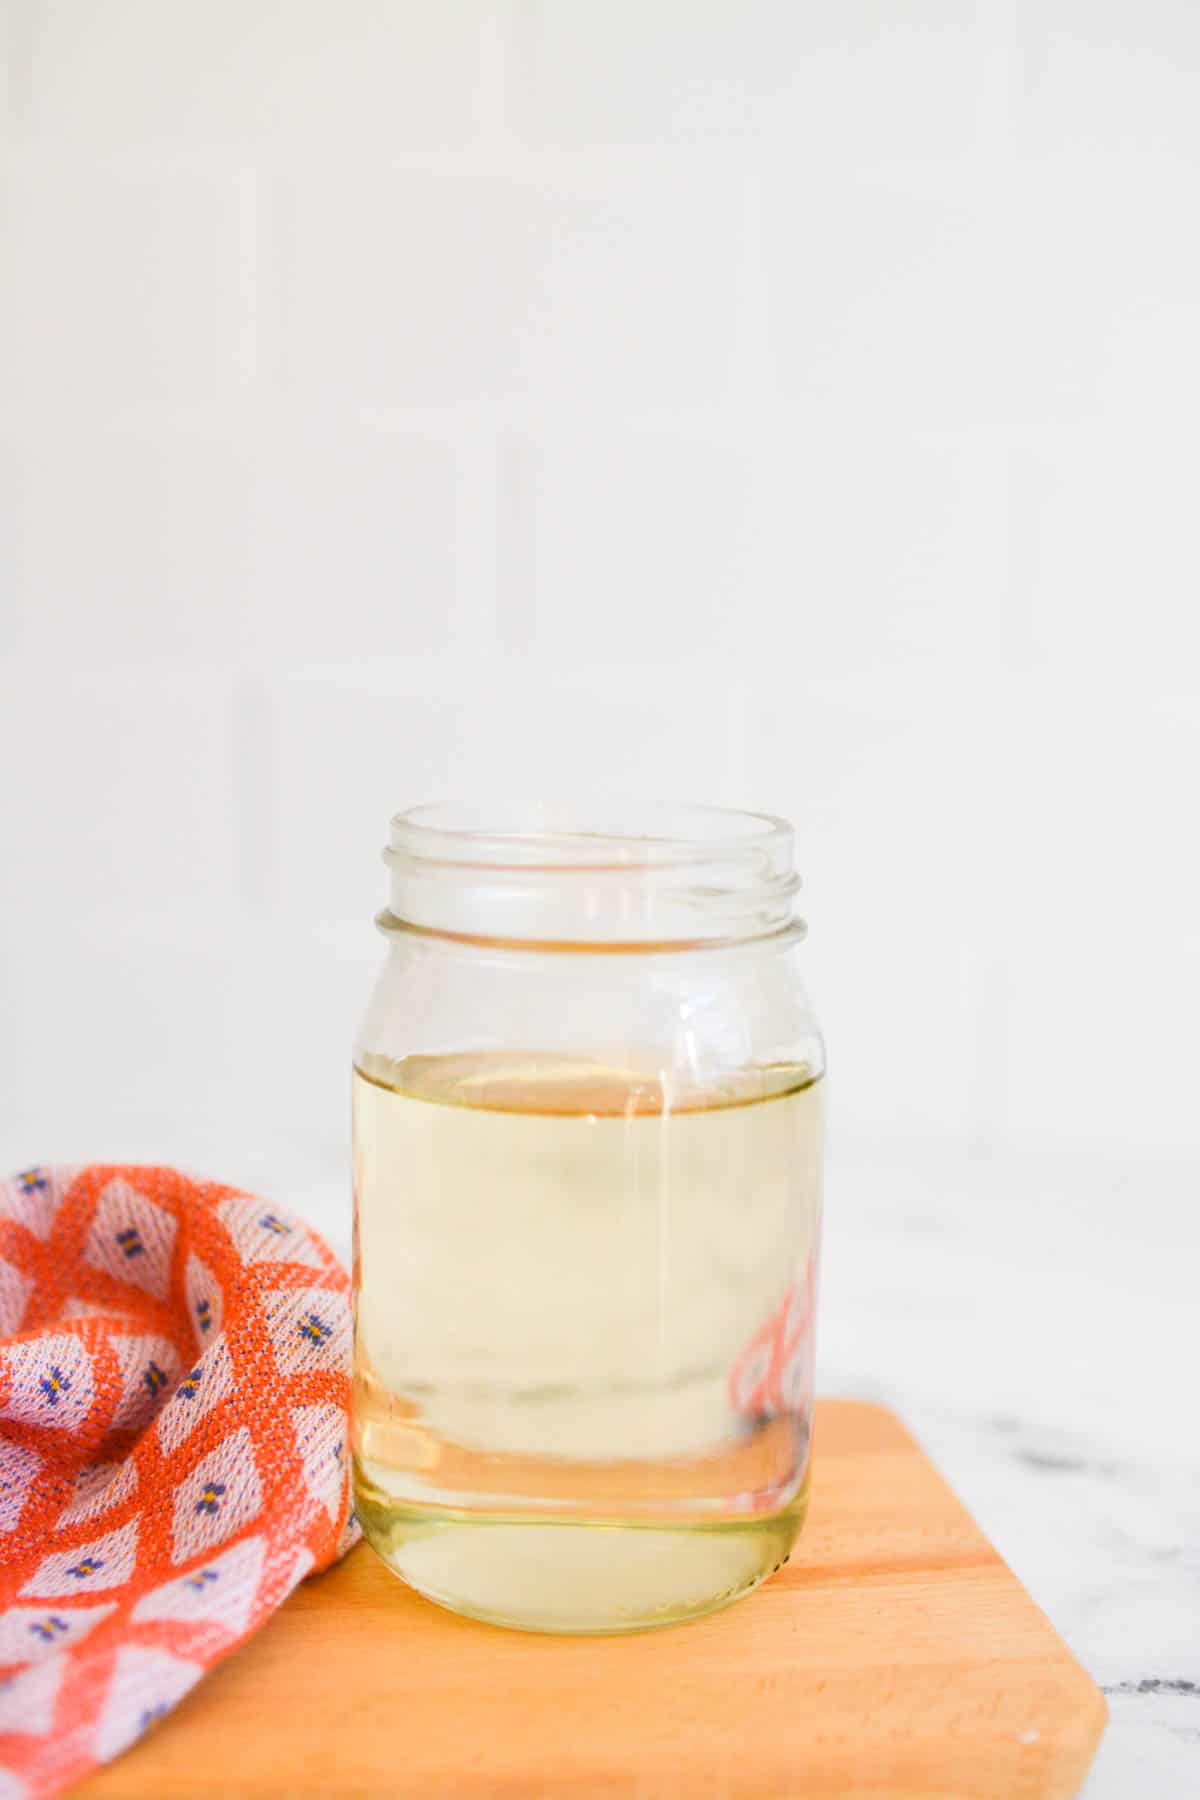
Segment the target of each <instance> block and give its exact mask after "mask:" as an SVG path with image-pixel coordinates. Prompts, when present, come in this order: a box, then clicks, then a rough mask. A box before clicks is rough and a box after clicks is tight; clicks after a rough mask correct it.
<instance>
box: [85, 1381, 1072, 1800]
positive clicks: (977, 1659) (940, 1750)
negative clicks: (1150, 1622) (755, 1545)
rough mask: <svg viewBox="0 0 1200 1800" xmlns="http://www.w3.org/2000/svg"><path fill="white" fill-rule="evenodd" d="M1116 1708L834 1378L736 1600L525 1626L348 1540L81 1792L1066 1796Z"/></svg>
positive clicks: (945, 1501)
mask: <svg viewBox="0 0 1200 1800" xmlns="http://www.w3.org/2000/svg"><path fill="white" fill-rule="evenodd" d="M1104 1720H1105V1704H1104V1700H1103V1698H1102V1697H1101V1695H1100V1692H1099V1690H1098V1689H1097V1688H1096V1687H1094V1686H1093V1684H1092V1682H1091V1681H1090V1680H1089V1679H1088V1677H1087V1675H1086V1674H1085V1673H1084V1671H1083V1670H1082V1669H1081V1668H1080V1666H1079V1664H1078V1663H1077V1662H1076V1661H1075V1659H1074V1657H1073V1656H1072V1655H1071V1653H1070V1651H1069V1650H1068V1649H1067V1647H1066V1645H1065V1644H1064V1643H1063V1642H1062V1640H1061V1638H1059V1637H1058V1636H1057V1634H1056V1633H1055V1631H1054V1629H1053V1627H1052V1626H1051V1625H1050V1623H1049V1621H1048V1620H1047V1619H1046V1618H1045V1616H1044V1615H1043V1614H1042V1613H1040V1612H1039V1611H1038V1609H1037V1607H1036V1606H1035V1605H1034V1604H1033V1602H1032V1601H1031V1600H1030V1598H1029V1596H1028V1595H1027V1594H1026V1593H1025V1591H1024V1589H1023V1588H1022V1587H1021V1586H1020V1585H1019V1583H1018V1582H1017V1580H1016V1578H1015V1576H1014V1575H1013V1574H1012V1572H1011V1570H1009V1569H1008V1568H1007V1567H1006V1566H1005V1564H1004V1563H1003V1562H1002V1561H1001V1560H1000V1558H999V1556H997V1554H996V1552H995V1551H994V1550H993V1549H992V1547H991V1545H990V1544H989V1543H987V1541H986V1540H985V1539H984V1538H983V1537H982V1536H981V1534H980V1532H979V1529H978V1527H977V1526H976V1525H975V1523H974V1521H973V1520H972V1519H971V1518H970V1517H969V1516H968V1514H967V1513H966V1512H965V1511H964V1509H963V1507H962V1506H961V1505H960V1504H959V1502H958V1501H957V1500H956V1499H955V1497H954V1495H953V1494H952V1493H951V1492H950V1490H949V1488H948V1487H947V1486H946V1484H945V1483H944V1482H943V1481H942V1479H941V1477H940V1476H939V1475H938V1474H937V1472H936V1470H935V1469H934V1468H933V1466H932V1465H931V1464H930V1463H929V1461H928V1460H927V1459H926V1457H925V1456H924V1455H923V1454H922V1452H921V1451H920V1449H919V1448H918V1446H917V1445H916V1444H915V1443H914V1442H913V1440H912V1438H911V1437H910V1436H909V1435H908V1433H907V1432H906V1431H905V1430H904V1428H903V1426H902V1425H901V1424H900V1423H899V1421H898V1420H897V1419H895V1418H894V1417H893V1416H892V1415H891V1414H890V1413H887V1412H884V1411H883V1410H882V1409H880V1408H879V1407H874V1406H866V1405H860V1404H857V1403H855V1402H849V1401H837V1400H833V1401H825V1402H823V1403H822V1404H821V1405H820V1407H819V1408H818V1419H817V1429H816V1463H815V1465H814V1486H813V1505H812V1512H811V1515H810V1518H809V1522H808V1525H807V1527H806V1529H805V1531H804V1534H803V1536H802V1537H801V1540H800V1543H799V1545H798V1546H797V1549H796V1552H795V1554H794V1556H793V1559H792V1561H791V1563H790V1564H789V1565H788V1567H787V1568H786V1569H784V1570H782V1571H781V1572H780V1573H779V1574H778V1575H776V1576H774V1577H773V1579H772V1580H770V1581H769V1582H768V1583H767V1584H766V1586H765V1587H763V1588H761V1589H760V1590H759V1591H758V1593H756V1594H752V1595H751V1596H750V1597H749V1599H746V1600H742V1601H740V1602H739V1603H738V1604H737V1605H735V1606H733V1607H731V1608H730V1609H729V1611H727V1612H723V1613H719V1614H716V1615H714V1616H713V1617H712V1618H710V1619H702V1620H700V1621H698V1622H697V1623H695V1624H691V1625H682V1626H676V1627H675V1628H673V1629H670V1630H666V1631H658V1632H650V1633H648V1634H646V1635H643V1636H637V1637H628V1638H552V1637H534V1636H526V1635H523V1634H521V1633H517V1632H508V1631H500V1630H497V1629H495V1628H493V1627H491V1626H487V1625H477V1624H474V1623H473V1622H471V1621H470V1620H467V1619H459V1618H456V1617H454V1616H453V1615H452V1614H450V1613H446V1612H442V1611H441V1610H440V1609H439V1608H437V1607H435V1606H431V1605H430V1604H429V1603H428V1602H427V1601H425V1600H422V1599H420V1598H419V1597H418V1596H417V1595H416V1594H413V1593H411V1592H410V1591H409V1590H408V1589H407V1588H405V1587H404V1586H403V1585H402V1584H401V1583H400V1582H399V1581H397V1580H396V1578H395V1577H394V1576H393V1575H391V1574H389V1573H388V1571H387V1570H386V1569H385V1568H384V1566H383V1564H382V1563H380V1562H379V1561H378V1560H377V1559H376V1558H375V1556H374V1555H373V1554H372V1552H371V1551H370V1550H368V1549H367V1548H366V1546H365V1545H362V1546H360V1547H359V1548H358V1549H357V1550H355V1551H353V1552H352V1553H351V1554H350V1556H348V1557H347V1558H346V1560H345V1561H344V1562H343V1563H342V1564H341V1565H340V1567H338V1568H337V1569H335V1570H333V1571H332V1572H331V1573H329V1574H328V1575H323V1576H320V1577H319V1578H317V1579H316V1580H312V1581H307V1582H305V1583H304V1584H303V1585H302V1586H301V1587H300V1589H299V1590H298V1591H297V1592H296V1593H295V1594H294V1595H293V1596H292V1598H291V1599H290V1600H289V1601H288V1602H287V1604H286V1605H285V1606H284V1607H283V1608H282V1609H281V1610H280V1612H279V1614H278V1615H277V1616H276V1617H275V1618H274V1619H273V1620H272V1621H271V1622H270V1624H268V1625H267V1626H265V1627H264V1628H263V1630H262V1631H261V1632H260V1633H259V1634H258V1636H257V1637H256V1638H254V1639H253V1640H252V1642H250V1643H249V1644H247V1645H246V1646H245V1647H244V1648H243V1649H241V1650H239V1651H237V1652H236V1653H235V1654H234V1655H233V1656H231V1657H230V1658H229V1659H228V1660H227V1661H226V1662H225V1663H223V1664H222V1666H221V1667H220V1668H219V1669H217V1670H216V1671H215V1672H214V1673H213V1674H212V1675H211V1676H209V1677H208V1679H207V1680H205V1681H203V1682H201V1684H200V1686H199V1687H198V1688H197V1689H196V1690H195V1691H194V1692H193V1693H192V1694H191V1695H189V1697H188V1698H187V1699H186V1700H185V1701H184V1702H183V1703H182V1705H181V1706H180V1707H179V1709H178V1710H177V1711H176V1712H175V1713H173V1714H172V1715H171V1717H170V1718H169V1719H167V1720H165V1721H164V1722H163V1724H162V1725H161V1726H159V1727H158V1728H157V1729H156V1730H155V1731H154V1732H153V1733H152V1734H151V1735H150V1736H149V1737H148V1738H147V1739H146V1740H145V1741H144V1742H143V1743H142V1744H140V1745H139V1746H138V1747H137V1748H136V1749H134V1750H132V1751H130V1752H129V1753H128V1755H126V1756H124V1757H122V1758H121V1759H120V1760H119V1761H118V1762H116V1763H114V1764H112V1765H110V1767H109V1768H107V1769H105V1770H103V1771H102V1772H101V1773H100V1774H99V1775H98V1776H96V1777H94V1778H93V1779H92V1780H91V1781H90V1782H88V1783H87V1784H85V1787H84V1788H83V1790H82V1792H84V1793H85V1794H87V1795H88V1796H90V1797H92V1800H101V1796H105V1795H108V1796H114V1795H121V1796H127V1797H128V1800H168V1797H169V1796H173V1795H188V1796H196V1797H197V1800H199V1796H205V1800H213V1796H214V1795H218V1796H222V1797H228V1796H241V1795H246V1796H260V1795H261V1796H266V1795H270V1796H273V1797H278V1796H281V1795H289V1796H290V1795H320V1796H322V1800H336V1797H338V1796H343V1795H347V1796H348V1795H363V1796H367V1795H370V1796H392V1795H396V1796H404V1797H405V1800H409V1797H410V1796H434V1795H436V1796H439V1797H441V1796H447V1795H450V1796H453V1795H459V1794H462V1795H471V1796H480V1795H491V1794H498V1795H508V1796H522V1797H524V1796H526V1795H543V1796H560V1795H570V1796H574V1797H575V1800H583V1797H585V1796H586V1797H590V1796H592V1795H608V1794H620V1795H637V1796H642V1797H648V1796H660V1795H661V1796H671V1797H674V1796H691V1795H703V1796H706V1797H707V1796H715V1797H717V1800H721V1797H723V1796H726V1795H729V1796H735V1795H737V1796H741V1795H756V1796H771V1797H772V1800H776V1797H781V1796H792V1795H796V1796H803V1797H805V1800H808V1797H815V1796H818V1795H819V1796H822V1797H823V1800H860V1797H864V1796H868V1795H869V1796H873V1797H876V1800H882V1797H884V1796H886V1800H917V1797H918V1796H920V1797H921V1800H933V1797H934V1796H937V1797H938V1800H974V1797H975V1796H989V1797H992V1800H1025V1797H1032V1796H1035V1795H1036V1796H1047V1797H1049V1796H1060V1795H1071V1794H1075V1793H1077V1792H1078V1790H1079V1787H1080V1784H1081V1783H1082V1781H1083V1778H1084V1776H1085V1774H1086V1772H1087V1769H1088V1765H1089V1764H1090V1762H1091V1760H1092V1756H1093V1754H1094V1752H1095V1749H1096V1745H1097V1743H1098V1742H1099V1739H1100V1734H1101V1732H1102V1731H1103V1729H1104Z"/></svg>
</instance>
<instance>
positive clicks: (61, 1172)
mask: <svg viewBox="0 0 1200 1800" xmlns="http://www.w3.org/2000/svg"><path fill="white" fill-rule="evenodd" d="M77 1173H78V1171H77V1169H75V1168H54V1169H23V1170H22V1171H21V1173H20V1174H19V1175H16V1176H14V1177H13V1179H12V1180H11V1181H0V1218H3V1219H15V1220H16V1221H17V1223H18V1224H20V1225H24V1227H25V1229H26V1231H32V1233H33V1235H34V1237H38V1238H41V1240H42V1242H43V1243H44V1242H45V1241H46V1239H47V1238H48V1237H49V1236H50V1227H51V1226H52V1225H53V1224H54V1215H55V1214H56V1213H57V1211H58V1209H59V1206H60V1204H61V1202H62V1197H63V1195H64V1194H65V1193H66V1191H67V1189H68V1188H69V1187H70V1185H71V1183H72V1182H73V1181H74V1179H75V1176H76V1174H77Z"/></svg>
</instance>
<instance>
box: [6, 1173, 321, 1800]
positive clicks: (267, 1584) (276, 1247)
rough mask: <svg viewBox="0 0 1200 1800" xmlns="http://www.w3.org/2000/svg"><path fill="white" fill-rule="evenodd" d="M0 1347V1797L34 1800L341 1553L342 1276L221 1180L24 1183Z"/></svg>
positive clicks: (307, 1236) (168, 1700)
mask: <svg viewBox="0 0 1200 1800" xmlns="http://www.w3.org/2000/svg"><path fill="white" fill-rule="evenodd" d="M0 1338H2V1339H3V1342H2V1343H0V1800H9V1796H12V1797H13V1800H16V1797H18V1796H21V1797H28V1800H33V1797H35V1796H39V1795H45V1794H53V1793H56V1792H58V1791H59V1790H60V1789H61V1788H63V1787H66V1786H68V1785H69V1784H70V1783H72V1782H74V1781H77V1780H79V1779H80V1778H81V1777H82V1776H84V1775H85V1774H86V1773H87V1772H88V1771H89V1769H91V1768H93V1767H94V1766H95V1764H97V1763H103V1762H107V1761H108V1760H109V1758H110V1757H113V1756H116V1755H118V1754H119V1752H120V1751H122V1750H124V1749H125V1748H126V1746H127V1745H129V1744H132V1743H133V1742H134V1741H135V1739H137V1738H138V1737H140V1736H141V1735H142V1733H143V1732H145V1731H147V1730H149V1728H150V1727H151V1726H152V1725H153V1724H154V1723H155V1721H156V1720H158V1719H159V1718H161V1717H162V1715H163V1714H164V1713H166V1712H169V1711H170V1709H171V1707H173V1706H174V1705H175V1703H176V1702H177V1701H178V1700H179V1699H180V1698H181V1697H182V1696H183V1695H184V1694H186V1693H187V1691H188V1689H189V1688H190V1687H191V1686H192V1685H193V1684H194V1683H195V1682H197V1681H199V1679H200V1677H201V1676H202V1675H203V1674H204V1672H205V1670H206V1669H209V1668H211V1667H212V1665H213V1664H214V1663H216V1662H219V1661H220V1660H221V1658H222V1657H223V1656H226V1655H227V1654H228V1653H229V1651H230V1650H233V1649H234V1648H236V1646H237V1645H238V1644H240V1643H241V1642H242V1640H243V1639H244V1638H246V1637H248V1636H249V1634H250V1633H251V1632H252V1631H253V1630H255V1628H256V1627H257V1626H258V1625H260V1624H261V1623H262V1621H263V1620H264V1619H265V1618H266V1617H267V1615H268V1614H269V1613H271V1612H272V1611H273V1610H274V1609H275V1607H277V1606H278V1605H279V1603H280V1602H281V1601H282V1600H283V1599H284V1598H285V1596H286V1595H287V1594H288V1593H290V1592H291V1590H292V1588H294V1587H295V1585H296V1583H297V1582H298V1581H300V1580H301V1579H302V1578H303V1577H304V1576H305V1575H307V1574H308V1573H309V1571H310V1570H313V1569H322V1568H324V1567H326V1565H327V1564H329V1563H331V1562H333V1561H334V1559H335V1558H336V1557H337V1556H338V1555H339V1554H340V1553H341V1551H342V1550H343V1549H345V1548H346V1547H347V1545H348V1544H349V1543H350V1542H351V1541H352V1539H353V1537H354V1535H355V1534H356V1526H355V1523H354V1519H353V1515H352V1514H350V1513H349V1499H348V1492H349V1490H348V1480H347V1465H348V1462H349V1458H348V1456H347V1455H346V1451H345V1444H346V1408H347V1403H348V1400H349V1360H350V1303H349V1283H348V1282H347V1279H346V1276H345V1273H344V1272H343V1270H342V1269H341V1268H340V1267H339V1265H338V1263H337V1262H336V1261H335V1259H334V1257H333V1256H332V1255H331V1254H330V1252H329V1250H327V1249H326V1247H325V1245H324V1244H323V1243H322V1242H321V1241H320V1239H319V1238H318V1237H316V1235H315V1234H314V1233H313V1232H311V1231H309V1230H307V1229H306V1227H305V1226H303V1225H301V1224H300V1223H299V1221H298V1220H296V1219H294V1218H293V1217H291V1215H290V1214H288V1213H286V1212H284V1211H283V1209H282V1208H280V1207H276V1206H274V1205H268V1204H267V1203H265V1202H264V1201H262V1200H256V1199H254V1198H253V1197H252V1196H251V1195H249V1194H243V1193H239V1192H238V1190H237V1189H236V1188H230V1187H222V1186H220V1185H218V1184H217V1183H215V1182H207V1181H194V1180H191V1179H189V1178H188V1177H187V1176H186V1175H181V1174H179V1173H178V1171H177V1170H175V1169H158V1168H136V1167H130V1168H125V1167H121V1168H116V1167H107V1166H98V1165H97V1166H93V1167H91V1168H77V1169H66V1168H43V1169H27V1170H26V1171H25V1172H24V1174H22V1175H18V1176H17V1177H16V1179H15V1180H13V1181H0ZM220 1786H221V1783H220V1779H219V1777H218V1779H217V1782H216V1787H217V1790H218V1791H219V1789H220Z"/></svg>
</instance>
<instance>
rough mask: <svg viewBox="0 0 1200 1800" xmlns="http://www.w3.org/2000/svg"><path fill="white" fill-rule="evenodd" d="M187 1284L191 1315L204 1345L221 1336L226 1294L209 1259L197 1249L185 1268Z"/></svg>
mask: <svg viewBox="0 0 1200 1800" xmlns="http://www.w3.org/2000/svg"><path fill="white" fill-rule="evenodd" d="M183 1286H184V1292H185V1293H186V1295H187V1308H188V1318H189V1319H190V1320H191V1322H192V1329H193V1331H194V1332H195V1334H196V1342H197V1344H198V1345H199V1346H200V1347H201V1349H203V1348H204V1347H205V1346H206V1345H207V1344H211V1343H214V1342H215V1341H216V1339H217V1338H218V1337H219V1336H220V1333H221V1326H222V1323H223V1322H224V1318H225V1296H224V1294H223V1293H222V1292H221V1284H220V1282H219V1281H218V1280H217V1278H216V1276H215V1275H214V1274H213V1273H212V1271H211V1269H210V1268H209V1267H208V1265H207V1263H203V1262H201V1260H200V1258H199V1257H198V1256H197V1255H196V1254H195V1253H194V1252H192V1253H190V1254H189V1256H188V1259H187V1264H186V1266H185V1268H184V1272H183Z"/></svg>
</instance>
